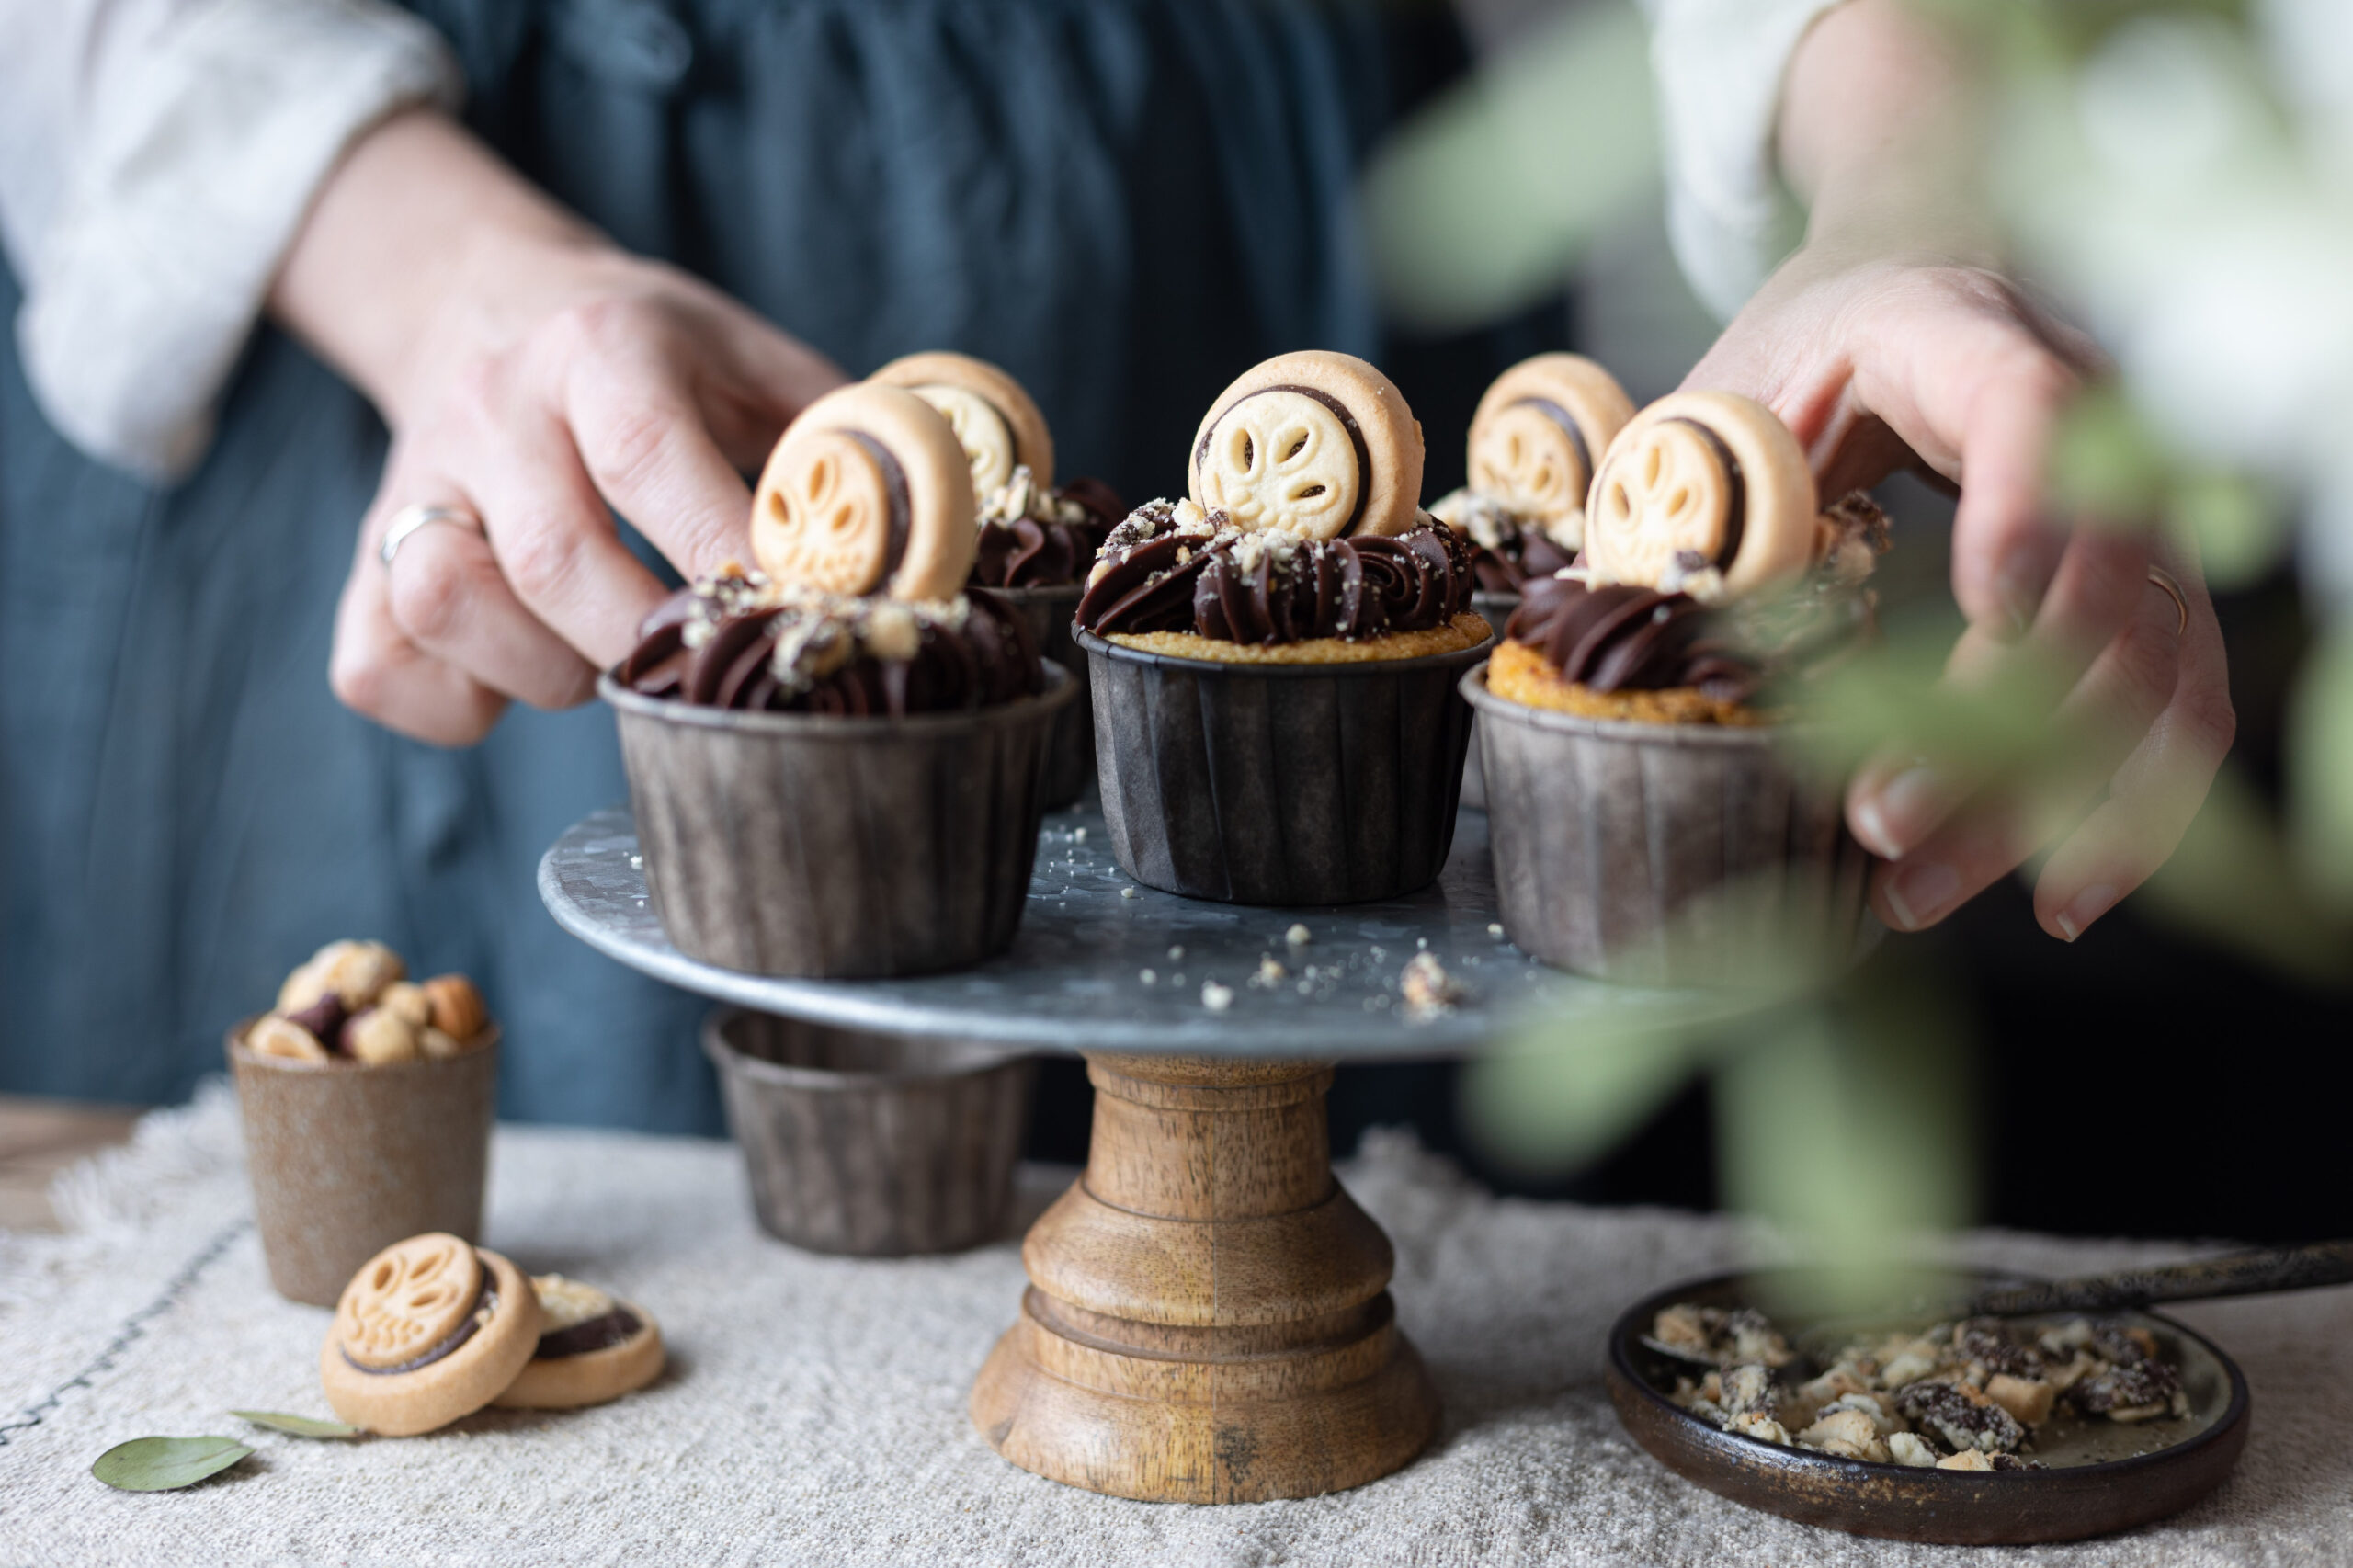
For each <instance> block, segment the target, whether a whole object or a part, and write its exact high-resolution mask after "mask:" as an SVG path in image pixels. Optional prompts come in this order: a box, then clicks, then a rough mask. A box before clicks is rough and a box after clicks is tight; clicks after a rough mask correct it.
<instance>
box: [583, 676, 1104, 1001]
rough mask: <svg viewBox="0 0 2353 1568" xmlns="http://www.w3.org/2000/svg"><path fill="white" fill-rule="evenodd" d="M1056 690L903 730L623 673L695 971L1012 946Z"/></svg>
mask: <svg viewBox="0 0 2353 1568" xmlns="http://www.w3.org/2000/svg"><path fill="white" fill-rule="evenodd" d="M1045 674H1046V681H1047V685H1046V689H1045V691H1044V693H1043V694H1042V695H1040V696H1038V697H1029V698H1023V699H1020V700H1018V701H1015V702H1008V703H1005V704H1002V705H1000V706H997V707H993V708H982V709H977V710H971V711H960V712H952V713H926V714H919V715H915V716H912V717H909V718H905V719H878V718H835V717H830V716H821V715H813V714H802V713H765V712H762V713H738V712H733V711H729V710H721V709H713V708H699V707H696V706H693V705H691V704H688V703H683V702H675V701H670V700H667V699H661V698H652V697H644V696H641V695H639V694H638V693H636V692H633V691H631V690H629V689H627V688H626V687H622V686H620V685H619V684H618V683H616V682H615V681H614V680H613V679H612V678H611V677H610V676H607V677H605V678H604V679H602V680H600V681H599V682H598V683H597V691H598V692H599V693H600V694H601V695H602V696H603V697H604V699H605V700H606V701H607V702H608V703H610V704H612V706H613V709H614V710H615V711H616V713H617V714H618V716H619V722H620V740H621V761H622V763H623V765H624V766H625V767H626V768H627V769H628V772H629V792H630V802H631V806H632V807H633V808H634V810H635V812H636V816H637V838H638V846H639V848H640V850H641V851H642V853H643V855H644V857H645V880H646V883H647V885H648V887H649V888H650V890H651V892H652V894H653V898H654V908H655V910H656V911H657V912H658V913H659V914H660V915H661V917H662V928H663V929H664V930H665V931H666V932H667V933H668V934H669V937H670V940H671V942H672V943H673V944H675V945H676V948H677V949H678V950H679V951H680V952H682V953H684V954H686V955H687V956H688V958H692V959H699V960H702V961H703V962H705V963H714V964H719V965H722V967H724V968H727V969H735V970H744V971H748V972H751V973H755V974H769V975H785V976H798V977H812V978H830V979H862V978H871V977H877V976H883V975H899V974H923V973H928V972H932V971H938V970H947V969H957V968H961V967H963V966H965V965H968V964H973V963H978V962H980V961H981V960H983V959H986V958H989V957H991V956H993V955H995V954H996V953H1000V952H1003V951H1004V950H1005V949H1006V948H1007V947H1009V946H1011V945H1012V942H1013V937H1014V933H1015V931H1016V930H1017V928H1018V927H1019V926H1020V924H1021V906H1022V903H1023V901H1024V900H1025V899H1026V898H1027V897H1028V896H1029V871H1030V865H1031V862H1032V861H1033V860H1034V859H1035V858H1036V855H1037V847H1038V819H1039V817H1040V814H1041V813H1042V812H1043V810H1044V800H1043V788H1042V787H1043V784H1044V780H1045V767H1046V753H1047V747H1048V745H1049V744H1050V741H1051V735H1052V731H1053V722H1054V720H1055V718H1056V716H1057V715H1058V714H1059V713H1060V712H1061V711H1062V710H1063V708H1064V707H1066V706H1067V705H1068V704H1069V703H1070V702H1071V700H1072V699H1074V697H1075V696H1076V695H1077V689H1078V688H1077V683H1076V682H1075V681H1074V680H1073V679H1072V678H1071V676H1070V675H1069V673H1068V672H1067V671H1065V670H1063V668H1062V666H1061V665H1055V664H1051V663H1049V664H1047V665H1046V666H1045Z"/></svg>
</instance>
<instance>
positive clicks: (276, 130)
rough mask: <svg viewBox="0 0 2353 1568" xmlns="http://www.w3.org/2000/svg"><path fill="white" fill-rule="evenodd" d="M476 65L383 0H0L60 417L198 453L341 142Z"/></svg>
mask: <svg viewBox="0 0 2353 1568" xmlns="http://www.w3.org/2000/svg"><path fill="white" fill-rule="evenodd" d="M461 85H462V84H461V79H460V75H459V73H458V69H457V65H456V62H455V61H454V60H453V59H452V58H451V56H450V54H449V50H448V49H447V47H446V46H445V45H444V44H443V43H442V41H441V40H440V38H439V36H438V34H436V33H435V32H434V31H433V30H432V28H429V27H427V26H426V24H425V23H423V22H421V21H419V20H418V19H417V18H415V17H412V16H410V15H409V14H408V13H407V12H405V11H402V10H400V9H398V8H397V7H394V6H390V5H387V4H384V3H382V0H0V240H5V242H6V246H7V253H8V260H9V263H10V265H11V267H13V268H14V269H15V272H16V275H17V282H18V284H19V286H20V288H21V290H22V295H23V302H22V304H21V306H20V308H19V310H18V312H17V321H16V333H17V349H18V353H19V355H20V357H21V358H22V361H23V364H24V367H25V373H26V377H27V379H28V381H30V383H31V385H32V390H33V392H34V395H35V396H36V398H38V399H39V401H40V405H41V408H42V411H43V412H44V413H45V414H46V415H48V417H49V419H50V421H51V424H53V425H55V426H56V427H57V428H58V430H59V431H60V432H62V433H63V435H64V436H65V437H66V438H67V439H68V440H70V441H72V442H73V443H74V445H75V446H76V447H79V448H80V449H82V450H84V451H85V452H87V453H88V454H90V455H91V456H92V457H95V458H97V459H99V460H103V461H105V462H108V463H111V464H113V465H115V466H117V467H119V468H124V469H129V470H131V471H132V472H136V473H139V474H141V475H142V476H145V477H148V478H151V479H170V478H173V477H176V476H177V475H179V474H182V473H185V472H187V471H188V469H190V468H192V467H194V466H195V464H196V462H197V460H199V458H201V457H202V456H203V453H204V450H205V449H206V447H207V446H209V445H210V441H211V437H212V427H213V412H214V403H215V402H216V401H217V400H218V398H219V396H220V394H221V391H222V385H223V384H224V383H225V382H226V381H227V380H228V378H229V375H230V373H231V371H232V370H233V369H234V368H235V365H236V362H237V358H238V356H239V354H240V353H241V352H242V350H243V348H244V343H245V339H246V337H247V336H248V335H250V333H251V332H252V330H253V327H254V324H255V322H256V320H257V319H258V318H259V316H260V314H261V311H262V306H263V302H264V300H265V298H266V297H267V293H268V290H269V285H270V281H271V279H272V278H274V277H275V276H276V274H277V271H278V263H279V261H280V259H281V258H282V257H283V256H284V254H285V251H286V248H287V246H288V245H289V244H291V243H292V241H293V238H294V234H295V231H296V230H297V229H298V228H299V227H300V225H301V222H302V218H303V216H304V214H305V213H306V212H307V211H308V210H309V209H310V204H311V199H312V198H313V195H314V194H315V193H316V191H317V189H318V187H319V186H320V184H321V183H322V182H323V181H324V179H325V177H326V176H327V175H328V173H329V172H330V171H331V170H332V169H333V168H334V167H335V163H336V160H337V159H338V158H340V157H341V156H342V154H343V153H344V151H345V149H346V148H347V147H348V146H350V145H351V143H352V142H354V141H356V140H357V139H358V137H359V136H360V135H361V134H362V133H364V132H365V131H368V130H369V129H370V128H371V127H373V126H374V125H376V124H377V123H378V122H380V121H381V119H383V118H384V117H385V116H386V115H388V114H391V113H392V112H393V111H394V110H396V109H399V108H404V107H406V106H409V105H412V104H416V103H420V102H427V101H430V102H437V103H439V104H442V105H445V106H452V107H454V106H455V104H456V103H457V102H458V100H459V97H460V91H461Z"/></svg>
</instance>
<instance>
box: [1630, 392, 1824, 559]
mask: <svg viewBox="0 0 2353 1568" xmlns="http://www.w3.org/2000/svg"><path fill="white" fill-rule="evenodd" d="M1815 510H1816V508H1815V504H1814V489H1813V469H1812V468H1811V467H1810V466H1809V465H1808V464H1807V462H1806V458H1805V451H1804V449H1802V448H1801V447H1800V446H1799V445H1798V443H1797V437H1794V436H1792V435H1790V431H1789V426H1785V425H1783V424H1782V423H1781V422H1780V420H1779V419H1778V418H1777V417H1775V416H1774V415H1773V412H1772V411H1771V410H1770V409H1768V408H1767V407H1766V406H1765V405H1764V404H1762V403H1756V402H1755V401H1753V400H1751V399H1749V398H1745V397H1742V396H1741V395H1740V394H1738V393H1737V392H1676V393H1674V394H1672V395H1671V396H1667V397H1663V398H1661V399H1659V401H1658V402H1656V403H1652V404H1651V405H1650V406H1649V407H1647V408H1645V409H1643V411H1642V412H1641V413H1640V414H1637V415H1634V417H1633V419H1632V420H1631V422H1630V423H1629V424H1628V425H1627V426H1626V427H1625V428H1624V429H1623V430H1620V432H1619V433H1618V437H1617V439H1616V440H1614V441H1612V442H1611V443H1610V444H1609V450H1608V454H1607V455H1606V456H1604V457H1603V459H1602V460H1601V471H1600V472H1598V473H1597V474H1596V475H1595V476H1594V481H1593V490H1592V494H1591V495H1590V496H1589V497H1588V499H1587V503H1586V519H1585V560H1586V565H1587V566H1589V567H1590V568H1591V569H1592V571H1593V574H1594V577H1595V580H1596V581H1598V582H1605V583H1639V584H1641V585H1643V586H1645V587H1653V588H1656V587H1660V586H1662V585H1664V584H1665V582H1667V581H1669V580H1671V579H1679V578H1681V577H1685V576H1688V575H1690V574H1692V573H1694V572H1696V571H1699V570H1703V569H1705V568H1708V567H1713V568H1714V569H1715V570H1716V571H1718V572H1719V573H1721V574H1722V578H1723V591H1722V597H1725V598H1737V597H1741V596H1743V595H1745V594H1752V593H1756V592H1757V591H1758V590H1760V589H1763V588H1767V587H1769V586H1771V585H1775V584H1777V583H1781V582H1785V581H1787V580H1789V579H1790V578H1793V577H1796V576H1798V575H1799V574H1802V573H1803V572H1804V571H1805V569H1806V568H1807V567H1808V566H1809V565H1811V564H1812V563H1813V551H1814V544H1815V534H1816V529H1815V526H1814V514H1815Z"/></svg>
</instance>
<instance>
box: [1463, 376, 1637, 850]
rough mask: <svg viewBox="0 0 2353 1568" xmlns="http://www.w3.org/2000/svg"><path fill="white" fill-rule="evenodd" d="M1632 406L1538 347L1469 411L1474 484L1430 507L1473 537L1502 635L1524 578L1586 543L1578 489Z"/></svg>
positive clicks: (1607, 381)
mask: <svg viewBox="0 0 2353 1568" xmlns="http://www.w3.org/2000/svg"><path fill="white" fill-rule="evenodd" d="M1633 416H1634V404H1633V403H1632V401H1631V399H1629V398H1628V397H1627V396H1626V392H1625V389H1624V388H1622V387H1620V385H1619V384H1618V381H1617V379H1616V378H1615V377H1613V376H1611V375H1610V373H1609V372H1608V371H1607V370H1605V369H1602V368H1601V367H1600V366H1598V365H1597V364H1595V363H1594V362H1593V361H1592V360H1590V359H1587V358H1584V357H1583V356H1582V355H1576V354H1539V355H1538V356H1536V357H1535V358H1532V359H1523V360H1521V361H1520V362H1519V363H1518V364H1517V365H1514V366H1513V367H1512V368H1511V369H1508V370H1506V371H1505V372H1504V373H1503V374H1502V375H1500V376H1498V377H1496V378H1495V382H1494V384H1492V385H1491V386H1489V387H1488V388H1487V391H1486V394H1485V395H1484V396H1483V397H1482V398H1480V399H1479V406H1478V409H1477V410H1476V412H1474V413H1473V414H1472V417H1471V439H1470V450H1469V452H1468V454H1467V456H1468V458H1469V462H1468V464H1467V466H1466V472H1467V473H1468V474H1469V477H1470V481H1471V483H1468V484H1466V485H1465V486H1463V487H1462V488H1461V489H1460V490H1457V491H1454V492H1453V493H1451V494H1448V495H1444V496H1441V497H1439V499H1438V500H1437V501H1436V502H1434V503H1432V504H1431V506H1430V515H1431V516H1432V517H1437V518H1438V520H1439V521H1440V522H1442V523H1444V524H1446V525H1447V527H1449V528H1452V529H1453V530H1454V531H1455V532H1456V533H1459V534H1461V536H1462V537H1463V538H1464V539H1465V540H1468V541H1469V543H1470V545H1471V565H1472V572H1473V573H1474V574H1476V575H1477V577H1478V580H1479V585H1478V587H1477V589H1476V590H1475V591H1474V592H1473V593H1472V596H1471V606H1472V608H1473V609H1476V610H1477V611H1478V612H1479V613H1480V614H1481V615H1483V616H1484V617H1485V618H1486V619H1487V624H1488V625H1490V626H1492V627H1494V628H1495V635H1497V636H1498V637H1500V636H1502V635H1503V630H1504V623H1505V622H1506V621H1507V620H1509V619H1511V612H1512V611H1514V610H1516V609H1518V608H1519V596H1520V591H1521V588H1522V586H1523V585H1525V584H1526V583H1528V582H1529V579H1531V578H1534V579H1539V580H1540V579H1543V578H1547V577H1550V576H1552V574H1553V573H1555V572H1558V571H1559V570H1561V569H1562V568H1563V567H1564V566H1566V565H1568V564H1569V563H1570V562H1572V561H1574V560H1575V559H1576V553H1577V551H1578V550H1579V549H1580V548H1582V547H1583V545H1584V543H1585V497H1586V489H1587V488H1588V487H1589V486H1590V485H1591V484H1592V483H1593V468H1594V463H1595V461H1596V460H1597V459H1598V457H1599V455H1600V454H1601V453H1603V452H1605V451H1607V450H1608V448H1609V443H1610V441H1611V440H1612V439H1614V438H1615V437H1617V434H1618V432H1619V431H1620V430H1621V429H1623V428H1625V425H1626V421H1627V420H1629V419H1631V418H1632V417H1633ZM1462 800H1463V803H1464V804H1465V805H1470V806H1476V807H1478V808H1480V809H1482V810H1484V809H1485V807H1486V804H1487V790H1486V781H1485V778H1484V776H1483V773H1482V770H1481V766H1480V762H1479V727H1478V725H1477V723H1476V722H1473V723H1472V726H1471V756H1470V759H1469V760H1468V761H1467V762H1465V763H1464V764H1463V768H1462Z"/></svg>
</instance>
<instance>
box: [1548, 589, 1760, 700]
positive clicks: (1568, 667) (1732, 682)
mask: <svg viewBox="0 0 2353 1568" xmlns="http://www.w3.org/2000/svg"><path fill="white" fill-rule="evenodd" d="M1522 593H1523V595H1524V597H1522V598H1521V600H1520V605H1519V608H1518V609H1516V610H1514V611H1513V612H1512V617H1511V620H1510V622H1509V624H1507V625H1506V627H1505V628H1504V635H1505V636H1506V637H1509V638H1510V639H1511V640H1512V641H1513V642H1518V643H1521V644H1524V645H1525V646H1527V647H1530V648H1533V649H1535V650H1536V651H1537V652H1538V653H1541V654H1543V656H1544V662H1545V663H1547V664H1549V665H1552V667H1553V668H1554V669H1556V670H1558V671H1560V672H1561V678H1562V679H1563V680H1570V681H1574V682H1576V683H1577V684H1579V685H1581V686H1586V687H1591V688H1592V689H1593V690H1595V691H1626V690H1633V691H1659V690H1665V689H1666V688H1668V687H1698V688H1699V690H1700V691H1702V692H1705V693H1706V694H1707V695H1708V696H1710V697H1712V698H1716V699H1721V700H1724V701H1731V702H1745V701H1746V700H1747V699H1749V698H1750V697H1752V696H1754V695H1755V694H1756V688H1757V687H1758V686H1759V685H1760V684H1761V683H1762V681H1763V671H1762V669H1761V668H1760V667H1759V666H1758V665H1756V662H1755V661H1754V660H1752V659H1750V658H1748V657H1747V656H1745V654H1743V653H1741V652H1740V651H1739V650H1738V649H1736V648H1734V647H1733V646H1732V645H1731V644H1730V643H1728V642H1724V641H1723V640H1722V639H1721V638H1719V637H1716V636H1713V635H1711V633H1712V632H1714V631H1716V625H1715V618H1714V617H1712V616H1711V615H1710V613H1709V612H1708V609H1707V607H1706V606H1704V605H1702V604H1700V603H1699V600H1697V599H1695V598H1693V597H1690V596H1689V595H1688V594H1662V593H1660V592H1658V591H1657V590H1656V589H1654V588H1643V587H1637V586H1634V585H1631V584H1623V583H1615V584H1608V585H1603V586H1600V587H1587V586H1586V585H1585V584H1583V583H1579V582H1574V581H1571V580H1569V579H1565V578H1560V577H1549V578H1541V579H1538V580H1535V581H1532V582H1529V584H1528V585H1527V586H1526V587H1525V588H1524V589H1523V590H1522Z"/></svg>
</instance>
